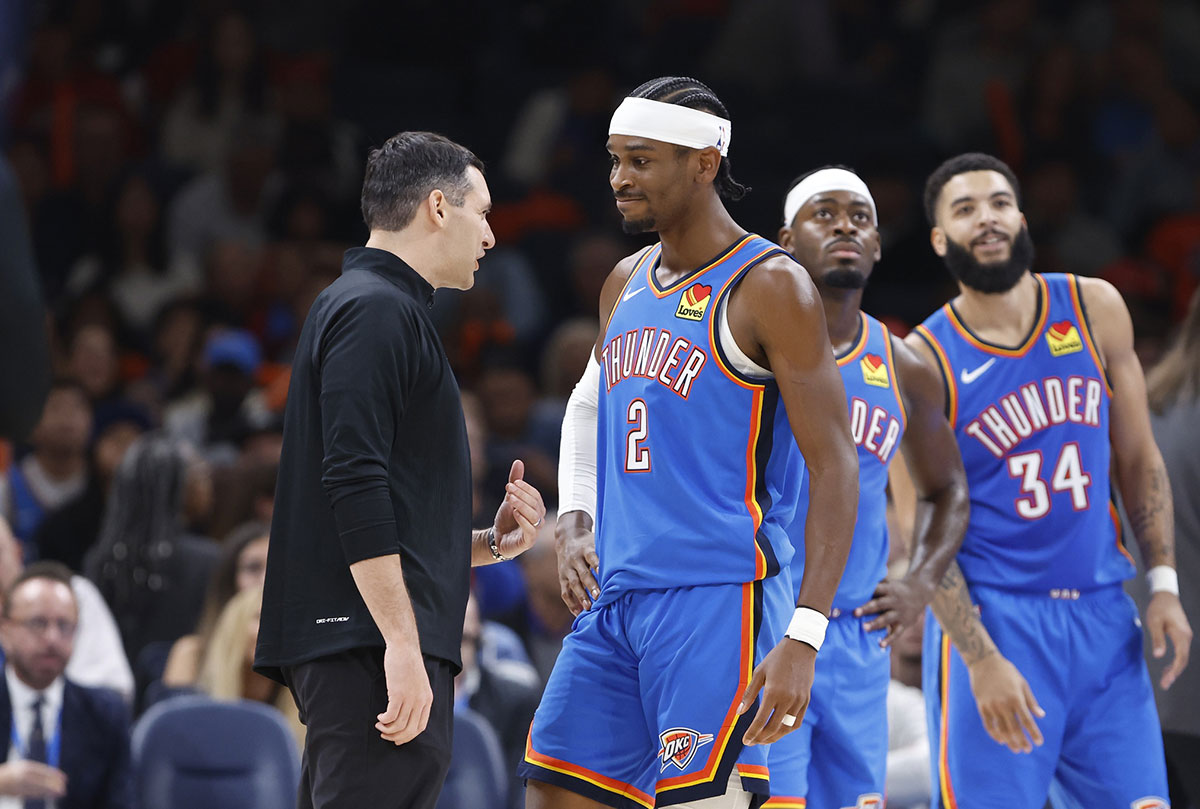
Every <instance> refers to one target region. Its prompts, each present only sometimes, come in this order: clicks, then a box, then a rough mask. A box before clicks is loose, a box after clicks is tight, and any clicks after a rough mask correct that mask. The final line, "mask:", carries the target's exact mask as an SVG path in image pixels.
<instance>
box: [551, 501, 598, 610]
mask: <svg viewBox="0 0 1200 809" xmlns="http://www.w3.org/2000/svg"><path fill="white" fill-rule="evenodd" d="M586 518H587V515H585V514H584V513H583V512H580V511H572V512H568V513H567V514H560V515H559V517H558V525H557V526H555V529H554V549H555V552H556V555H557V556H558V584H559V588H560V592H561V595H562V600H563V603H564V604H566V605H567V609H569V610H570V611H571V614H573V615H578V614H579V613H581V612H584V611H585V610H589V609H591V607H592V602H593V601H594V600H595V599H597V598H599V597H600V586H599V585H597V584H596V571H598V570H599V569H600V557H599V556H597V555H596V535H595V534H593V533H592V531H591V529H589V528H587V527H586V524H585V523H584V520H585V519H586Z"/></svg>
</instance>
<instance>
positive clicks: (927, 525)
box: [766, 166, 968, 809]
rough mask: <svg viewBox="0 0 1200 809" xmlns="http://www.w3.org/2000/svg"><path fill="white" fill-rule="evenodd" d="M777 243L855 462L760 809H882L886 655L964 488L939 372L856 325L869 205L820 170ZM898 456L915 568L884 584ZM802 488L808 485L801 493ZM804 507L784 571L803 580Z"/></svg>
mask: <svg viewBox="0 0 1200 809" xmlns="http://www.w3.org/2000/svg"><path fill="white" fill-rule="evenodd" d="M783 218H784V222H783V227H782V228H780V231H779V243H780V244H781V245H782V246H783V247H785V248H787V249H788V250H790V251H791V253H792V255H794V256H795V257H796V259H797V260H798V261H799V262H800V263H801V264H803V265H804V266H805V267H806V268H808V271H809V273H810V274H811V275H812V277H813V281H814V282H815V283H816V285H817V289H818V290H820V293H821V301H822V304H823V306H824V308H825V321H826V323H827V324H828V329H829V340H830V342H831V343H832V344H833V352H834V355H835V357H836V358H837V364H838V367H839V369H840V370H841V374H842V382H843V384H844V385H845V389H846V397H847V409H848V410H849V411H850V425H851V433H852V435H853V438H854V442H855V444H856V445H857V449H858V491H859V497H858V517H857V521H856V523H855V527H854V543H853V545H851V548H850V557H849V559H848V560H847V562H846V571H845V573H844V574H843V575H842V580H841V583H840V584H839V585H838V590H837V594H836V595H835V596H834V598H833V612H832V616H831V620H830V622H829V629H828V631H827V632H826V635H825V644H824V646H822V648H821V655H820V656H819V657H818V658H817V665H816V676H815V679H814V681H813V687H812V698H811V700H810V702H809V708H808V712H807V713H806V714H805V715H804V720H803V723H802V726H801V728H800V731H799V732H798V733H793V734H791V735H789V736H785V737H784V738H783V739H780V740H779V741H778V742H776V743H775V744H773V745H772V746H771V755H770V768H771V794H772V798H771V799H770V800H769V801H768V802H767V803H766V806H767V807H780V809H782V807H797V806H805V805H807V806H811V807H814V809H815V807H843V806H853V807H879V808H880V809H881V807H882V806H883V795H884V792H885V788H884V783H885V777H886V769H887V751H888V734H887V732H886V728H887V697H888V684H889V681H890V679H891V665H890V663H891V661H890V657H891V655H890V654H889V646H890V644H891V643H892V641H894V640H895V639H896V637H897V635H899V634H900V633H902V632H905V631H910V630H911V627H913V626H914V625H916V626H919V625H920V622H921V621H922V620H923V618H924V613H925V607H926V605H927V604H928V603H929V602H930V600H931V599H932V598H933V597H934V594H935V592H936V590H937V583H938V582H939V581H941V580H942V577H943V575H944V574H945V572H946V570H947V569H948V568H949V567H950V566H951V565H953V564H954V556H955V554H956V553H957V552H958V548H959V546H960V545H961V544H962V539H963V532H964V530H965V529H966V525H967V518H968V508H967V502H968V495H967V482H966V474H965V473H964V471H963V466H962V459H961V457H960V456H959V452H958V445H957V443H956V442H955V439H954V433H953V431H952V430H951V429H950V425H949V423H948V422H947V421H946V416H945V413H944V411H943V404H942V398H943V394H942V385H941V380H940V379H939V377H938V374H937V371H936V369H934V368H932V367H931V366H929V365H927V364H926V363H925V362H924V361H922V360H921V358H920V357H919V356H917V354H916V352H914V351H913V350H912V349H910V348H909V347H908V346H906V345H905V344H904V342H903V341H902V340H900V339H898V338H896V337H894V336H892V334H891V333H890V332H889V331H888V329H887V327H886V326H884V325H883V323H881V322H880V321H878V320H876V319H875V318H873V317H871V316H870V315H868V314H866V313H865V312H863V311H862V308H861V306H862V296H863V289H864V288H865V287H866V285H867V280H868V279H869V278H870V277H871V272H872V270H873V269H874V268H875V263H876V262H877V261H878V260H879V257H880V253H881V248H880V239H879V227H878V223H879V219H878V214H877V212H876V209H875V200H874V199H873V198H872V196H871V192H870V190H869V189H868V188H867V184H866V183H865V182H863V180H862V179H861V178H860V177H859V176H858V175H857V174H855V173H854V172H853V171H850V170H849V169H846V168H843V167H840V166H827V167H824V168H821V169H818V170H816V171H813V172H810V173H808V174H806V175H804V176H802V177H799V178H798V179H796V180H795V181H794V182H793V183H792V187H791V190H790V191H789V192H788V194H787V197H786V199H785V201H784V205H783ZM897 452H902V453H903V455H904V460H905V462H906V466H907V468H908V472H909V474H910V476H911V479H912V485H913V488H915V490H916V493H917V498H918V500H917V514H916V520H915V529H914V533H913V537H912V545H913V547H912V553H911V564H910V566H909V568H908V571H907V573H906V574H905V575H904V576H903V578H898V579H888V578H886V576H887V561H888V551H889V543H888V526H887V500H888V496H887V485H888V473H889V469H890V467H891V462H892V461H893V460H894V459H895V457H896V454H897ZM806 488H807V482H806ZM808 504H809V500H808V498H807V497H806V496H805V493H802V494H801V497H800V509H799V511H798V514H797V521H796V525H795V527H794V528H793V529H792V531H791V532H790V535H791V538H792V543H793V544H794V545H795V546H796V550H797V553H796V556H795V557H794V559H793V561H792V576H793V580H794V581H800V580H801V578H802V577H803V574H804V566H805V562H806V559H805V555H804V554H802V553H801V549H804V548H805V547H806V543H805V525H804V518H805V516H806V514H805V512H806V510H807V508H808Z"/></svg>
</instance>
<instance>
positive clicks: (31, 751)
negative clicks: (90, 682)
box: [0, 562, 132, 809]
mask: <svg viewBox="0 0 1200 809" xmlns="http://www.w3.org/2000/svg"><path fill="white" fill-rule="evenodd" d="M78 620H79V608H78V605H77V603H76V601H75V594H74V593H73V592H72V590H71V571H70V569H68V568H66V567H65V566H63V565H62V564H60V563H58V562H36V563H34V564H32V565H30V566H29V567H28V568H26V569H25V571H24V572H23V573H21V575H20V576H18V577H17V580H16V581H15V582H13V584H12V586H11V587H10V588H9V589H8V591H7V593H6V594H5V596H4V604H3V621H2V622H0V643H2V644H3V646H4V652H5V666H4V678H5V685H6V687H5V688H4V690H3V693H0V724H3V725H6V726H8V727H10V728H12V732H11V734H10V736H9V739H8V741H7V747H6V754H5V762H4V763H3V764H0V795H3V797H0V809H17V808H18V807H24V809H48V808H49V807H50V806H55V807H58V809H118V807H128V806H131V803H132V795H131V776H130V760H129V712H128V709H127V708H126V706H125V703H124V702H123V701H122V700H121V698H120V696H118V695H117V694H115V693H113V692H112V691H109V690H108V689H104V688H87V687H85V686H81V685H77V684H76V683H74V682H72V681H71V680H69V679H67V678H66V677H64V676H63V672H64V671H65V669H66V667H67V661H68V660H70V659H71V652H72V651H73V648H74V640H75V631H76V627H77V623H78Z"/></svg>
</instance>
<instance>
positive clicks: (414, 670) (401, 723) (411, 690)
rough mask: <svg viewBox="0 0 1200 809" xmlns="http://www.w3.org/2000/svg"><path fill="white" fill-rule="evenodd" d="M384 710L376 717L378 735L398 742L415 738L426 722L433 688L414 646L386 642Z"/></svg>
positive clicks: (418, 651)
mask: <svg viewBox="0 0 1200 809" xmlns="http://www.w3.org/2000/svg"><path fill="white" fill-rule="evenodd" d="M383 676H384V680H385V681H386V683H387V694H388V704H387V710H385V711H384V712H383V713H381V714H379V715H378V716H377V717H375V718H376V719H377V720H378V721H376V722H375V729H376V730H378V731H379V735H380V736H382V737H383V738H384V739H386V740H388V741H389V742H393V743H395V744H397V745H401V744H404V743H405V742H410V741H412V740H413V739H415V738H416V737H417V736H418V735H419V734H420V733H421V732H422V731H423V730H425V726H426V725H428V724H429V709H430V708H431V707H432V706H433V689H432V688H430V686H429V673H428V672H427V671H425V661H424V659H423V658H422V657H421V650H420V648H419V647H417V646H416V645H411V646H410V645H403V646H400V645H389V646H388V647H387V648H386V649H385V650H384V652H383Z"/></svg>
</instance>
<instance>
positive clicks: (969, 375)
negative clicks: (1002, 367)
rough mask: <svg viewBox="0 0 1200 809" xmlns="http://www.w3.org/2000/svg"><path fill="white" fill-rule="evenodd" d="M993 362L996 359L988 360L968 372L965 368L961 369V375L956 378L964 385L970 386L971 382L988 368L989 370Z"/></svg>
mask: <svg viewBox="0 0 1200 809" xmlns="http://www.w3.org/2000/svg"><path fill="white" fill-rule="evenodd" d="M995 361H996V358H995V357H992V358H991V359H990V360H988V361H987V362H985V363H984V364H983V365H980V366H979V367H978V368H976V369H975V370H973V371H968V370H967V369H966V368H963V370H962V373H961V374H959V377H958V378H959V379H961V380H962V382H963V384H964V385H970V384H971V383H972V382H974V381H975V380H976V379H978V378H979V377H980V376H982V375H983V372H984V371H986V370H987V369H988V368H991V367H992V364H993V363H994V362H995Z"/></svg>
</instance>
